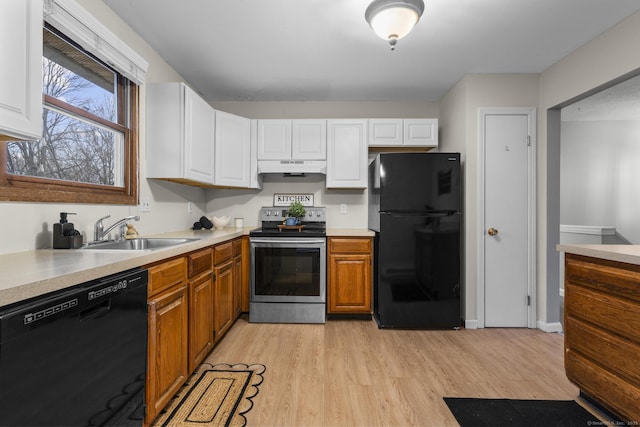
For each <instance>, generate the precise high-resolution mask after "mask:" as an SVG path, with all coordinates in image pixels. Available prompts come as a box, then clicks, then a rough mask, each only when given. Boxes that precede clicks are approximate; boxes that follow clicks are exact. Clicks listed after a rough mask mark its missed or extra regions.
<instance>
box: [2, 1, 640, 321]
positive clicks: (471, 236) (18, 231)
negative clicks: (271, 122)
mask: <svg viewBox="0 0 640 427" xmlns="http://www.w3.org/2000/svg"><path fill="white" fill-rule="evenodd" d="M80 4H81V5H82V6H83V7H84V8H85V9H87V10H88V11H89V12H90V13H91V14H92V15H94V16H96V17H98V18H99V20H100V21H101V22H103V23H104V24H105V25H107V26H108V27H109V28H110V29H111V30H112V31H114V32H116V33H117V35H118V36H119V37H120V38H122V39H123V40H124V41H125V42H126V43H127V44H129V45H130V46H131V47H132V48H133V49H134V50H135V51H137V52H138V53H139V54H141V55H142V56H144V58H145V59H146V60H147V61H149V63H150V66H149V70H148V75H147V80H148V81H149V82H154V81H155V82H161V81H182V80H183V79H182V77H181V75H179V74H178V72H176V71H175V70H174V69H172V68H171V67H170V66H169V65H168V64H167V63H165V62H164V61H163V60H162V59H161V57H160V55H159V54H158V53H157V52H155V51H154V50H153V49H152V48H151V47H150V46H149V45H148V44H147V43H146V42H144V40H142V39H141V38H140V37H139V36H138V35H136V34H135V33H134V32H133V30H131V29H130V28H129V27H128V26H127V25H126V24H124V23H123V22H122V21H121V20H120V18H119V17H118V16H116V15H115V14H114V13H113V11H112V10H111V9H110V8H109V7H108V6H107V5H105V4H104V3H102V2H90V1H83V2H80ZM638 19H640V17H639V16H638V15H637V13H636V14H635V15H631V16H629V17H628V18H627V19H626V20H624V21H623V22H621V23H620V24H618V25H617V26H615V27H613V28H612V29H611V30H609V31H607V32H604V33H603V34H602V35H600V36H598V37H597V38H595V39H594V40H593V41H590V42H588V43H586V44H584V45H583V46H581V47H579V48H577V49H575V50H573V51H572V52H571V53H569V54H568V55H567V56H565V57H564V58H563V59H561V60H558V61H557V62H555V63H553V65H551V66H549V67H548V68H547V69H545V70H543V71H541V72H540V73H528V74H499V73H497V74H496V73H494V74H466V75H464V76H462V77H461V79H460V80H459V81H458V82H457V83H456V84H455V85H454V86H453V87H452V88H451V89H449V91H448V92H447V93H446V94H445V95H444V96H442V98H441V99H440V100H439V101H437V102H436V101H433V102H400V101H396V102H353V101H341V102H313V101H309V102H296V101H282V102H253V103H252V102H248V101H220V102H213V104H214V107H215V108H217V109H220V110H222V111H227V112H230V113H235V114H239V115H244V116H246V117H252V118H258V119H259V118H282V117H287V118H309V117H318V118H320V117H335V118H339V117H345V118H348V117H387V116H393V117H406V118H410V117H417V118H422V117H432V118H438V119H439V127H440V130H441V135H440V142H439V150H440V151H458V152H461V153H463V156H464V159H465V160H464V163H465V183H466V184H465V186H464V187H465V212H466V218H465V245H464V247H465V265H466V268H465V273H464V274H465V288H466V290H467V294H466V298H465V312H466V320H467V321H470V320H474V319H476V316H477V301H476V295H477V294H476V291H475V286H476V283H477V279H476V277H475V271H476V270H477V260H476V258H477V255H476V246H477V237H476V234H478V233H477V232H478V226H477V220H476V218H475V215H474V210H475V206H476V205H477V197H478V196H477V193H476V191H475V185H474V183H475V176H476V168H477V160H476V158H477V151H476V139H477V124H476V109H477V108H478V107H492V106H500V107H504V106H513V107H518V106H536V107H537V108H538V109H539V115H538V149H539V151H538V153H539V155H538V163H537V170H538V190H537V191H538V227H537V241H538V267H537V273H538V274H537V277H538V281H539V282H538V287H537V290H538V295H537V296H538V298H537V299H538V302H539V303H538V311H537V318H538V322H539V324H540V329H545V328H547V327H548V326H549V325H554V324H556V323H557V322H559V313H558V310H557V307H558V301H559V298H558V287H559V283H558V279H557V277H556V278H555V279H554V275H553V274H552V269H553V267H554V263H556V264H557V253H556V250H555V244H556V243H557V241H556V242H553V241H552V237H548V230H549V229H552V227H553V224H556V223H557V222H558V221H559V219H558V216H559V212H558V211H559V210H558V209H556V210H555V212H554V203H555V202H554V200H556V199H555V198H554V197H557V194H555V193H554V191H555V190H554V188H556V187H557V184H556V183H557V179H558V177H557V175H558V174H559V173H558V171H555V170H554V168H555V167H556V166H555V164H556V163H555V160H556V158H557V157H556V156H555V152H554V150H553V148H554V147H555V146H552V145H551V144H550V140H549V138H550V137H549V136H547V135H548V129H549V128H551V126H549V125H548V120H549V119H548V118H547V117H546V115H545V114H543V113H542V112H545V111H547V110H548V109H553V108H556V107H557V106H559V105H562V104H563V103H565V102H567V101H569V100H572V99H574V98H576V97H579V96H581V94H583V93H587V92H589V91H591V90H592V89H593V88H598V87H600V86H602V85H604V84H606V83H607V82H609V81H612V80H615V79H617V78H619V77H620V76H624V75H627V74H629V73H632V72H634V70H636V69H637V68H638V67H640V64H639V63H638V62H637V59H636V58H635V57H634V55H633V53H634V52H635V46H637V42H638V37H639V34H638V28H639V25H638ZM398 49H400V47H399V48H398ZM399 52H400V50H399V51H398V52H395V53H399ZM584 61H588V62H589V67H584V66H583V65H582V64H583V63H584ZM634 61H635V62H634ZM576 76H578V78H576ZM141 108H142V111H144V103H142V106H141ZM143 116H144V115H143ZM145 132H146V131H145V122H144V118H142V122H141V126H140V136H141V138H140V144H141V152H144V150H145V146H146V144H147V142H146V138H145ZM145 172H146V165H145V164H144V162H141V167H140V177H141V179H140V200H141V201H144V200H145V199H146V200H147V201H149V204H150V212H140V211H139V209H138V208H137V207H126V206H122V205H112V206H109V205H102V204H95V205H94V204H88V205H84V204H81V205H78V204H65V205H64V208H63V209H61V205H60V204H57V203H52V204H40V203H30V202H4V201H3V202H2V217H3V219H4V221H5V223H6V224H10V225H11V226H8V227H6V230H5V234H4V236H3V238H2V240H1V243H0V252H2V253H5V254H12V253H15V252H23V251H31V250H34V249H37V248H45V247H47V246H48V245H49V244H50V232H51V230H52V224H53V223H54V222H55V221H56V220H57V218H58V214H59V212H60V211H61V210H64V211H68V212H76V213H77V214H78V215H77V216H76V217H74V220H73V222H74V223H75V224H76V227H77V228H78V229H79V230H81V231H82V232H83V233H84V234H85V235H86V236H92V233H93V224H94V222H95V221H96V220H97V219H98V218H101V217H103V216H104V215H106V214H108V213H110V214H111V215H112V219H114V220H115V219H118V218H122V217H126V216H129V215H136V214H138V215H140V218H141V219H140V221H138V222H136V224H135V225H136V228H137V229H138V231H139V232H140V233H141V234H142V235H149V234H156V233H161V232H165V231H175V230H184V229H187V228H189V227H190V226H191V225H192V224H193V222H194V221H196V220H197V219H198V218H200V216H202V215H204V214H207V215H212V214H216V215H220V216H221V215H228V216H232V217H238V216H241V217H243V218H244V221H245V224H246V225H247V226H255V225H257V221H258V220H257V214H256V213H257V211H258V210H259V208H260V207H262V206H269V205H271V203H272V197H273V194H274V193H283V192H288V191H291V186H292V185H295V192H296V193H312V194H314V195H315V196H316V199H317V201H318V203H319V204H320V205H323V206H326V207H327V208H328V210H327V222H328V223H329V224H330V226H331V227H336V228H366V217H367V212H366V195H365V192H364V191H362V190H327V189H325V184H324V179H323V178H322V177H319V176H318V177H314V176H308V177H305V178H295V177H293V178H286V179H285V178H283V177H277V176H274V177H268V178H266V179H265V181H264V185H263V189H262V190H261V191H256V190H230V189H214V190H205V189H202V188H196V187H190V186H185V185H182V184H176V183H170V182H164V181H154V180H146V179H144V178H143V177H144V176H145ZM554 179H555V180H556V181H554ZM189 202H191V203H192V212H191V213H189V212H187V209H188V204H189ZM341 205H346V206H347V213H346V214H341V213H340V206H341ZM556 268H557V265H556ZM556 276H557V275H556ZM3 281H4V280H3Z"/></svg>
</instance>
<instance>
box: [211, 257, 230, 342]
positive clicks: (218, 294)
mask: <svg viewBox="0 0 640 427" xmlns="http://www.w3.org/2000/svg"><path fill="white" fill-rule="evenodd" d="M214 275H215V280H214V289H215V291H214V297H213V300H214V308H213V312H214V313H213V314H214V319H215V322H214V324H215V339H216V341H219V340H220V339H221V338H222V336H223V335H224V334H225V332H227V330H228V329H229V328H230V327H231V324H232V323H233V285H234V284H233V259H230V260H228V261H226V262H224V263H222V264H219V265H216V266H215V267H214Z"/></svg>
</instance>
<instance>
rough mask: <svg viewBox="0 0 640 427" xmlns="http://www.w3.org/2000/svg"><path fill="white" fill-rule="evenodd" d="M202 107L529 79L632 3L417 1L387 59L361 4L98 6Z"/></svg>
mask: <svg viewBox="0 0 640 427" xmlns="http://www.w3.org/2000/svg"><path fill="white" fill-rule="evenodd" d="M104 2H105V3H106V4H107V5H108V6H109V7H111V9H113V10H114V11H115V12H116V13H117V14H118V15H120V16H121V17H122V18H123V19H124V20H125V21H126V22H127V23H128V24H129V25H130V26H131V27H132V28H133V29H134V30H135V31H136V32H138V33H139V34H140V35H141V36H142V37H143V38H144V39H145V40H146V41H147V42H148V43H149V44H150V45H151V46H152V47H153V48H154V49H155V50H156V51H157V52H159V54H160V55H161V56H162V57H163V58H164V59H165V60H166V61H167V62H168V63H169V64H170V65H171V66H172V67H173V68H174V69H175V70H176V71H177V72H178V73H180V74H181V75H182V76H183V77H184V78H185V79H186V80H187V81H188V82H189V84H190V85H191V86H192V87H193V88H194V89H195V90H197V91H198V92H200V93H201V94H202V95H203V97H204V98H205V99H207V100H208V101H229V100H239V101H431V102H435V101H438V100H439V99H440V98H441V97H442V96H443V95H444V94H445V93H446V91H447V90H448V89H449V88H451V87H452V86H453V85H454V84H455V83H456V82H457V81H458V80H459V79H460V78H461V77H462V76H463V75H464V74H465V73H538V72H541V71H543V70H544V69H546V68H547V67H548V66H550V65H551V64H553V63H554V62H556V61H558V60H559V59H561V58H562V57H564V56H565V55H567V54H568V53H569V52H571V51H573V50H575V49H576V48H577V47H579V46H581V45H583V44H585V43H586V42H588V41H589V40H591V39H593V38H594V37H596V36H597V35H599V34H601V33H602V32H604V31H605V30H606V29H608V28H610V27H612V26H613V25H615V24H616V23H618V22H620V21H621V20H622V19H624V18H625V17H627V16H629V15H631V14H632V13H634V12H635V11H638V10H640V1H638V0H615V1H612V0H425V12H424V14H423V16H422V18H421V19H420V22H419V23H418V25H417V26H416V28H414V30H413V31H412V32H411V33H410V34H409V35H408V36H407V37H406V38H404V39H402V40H400V41H399V42H398V47H397V49H396V50H395V51H394V52H391V51H390V49H389V46H388V44H387V42H385V41H384V40H382V39H380V38H378V37H377V36H376V35H375V34H374V33H373V31H372V30H371V28H369V26H368V24H367V23H366V22H365V20H364V11H365V9H366V7H367V6H368V4H369V2H370V0H180V1H176V0H104Z"/></svg>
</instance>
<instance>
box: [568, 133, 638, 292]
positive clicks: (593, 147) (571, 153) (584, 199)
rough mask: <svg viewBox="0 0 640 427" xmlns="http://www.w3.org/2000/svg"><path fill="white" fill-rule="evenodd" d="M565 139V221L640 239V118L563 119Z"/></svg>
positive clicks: (634, 239)
mask: <svg viewBox="0 0 640 427" xmlns="http://www.w3.org/2000/svg"><path fill="white" fill-rule="evenodd" d="M561 140H562V142H561V150H560V153H561V158H560V161H561V163H560V223H561V224H570V225H593V226H613V227H615V228H616V230H617V232H618V233H619V234H620V235H621V236H622V237H623V238H625V239H626V240H628V241H630V242H631V243H634V244H639V243H640V223H638V221H637V217H638V212H640V187H639V186H638V183H639V182H640V121H623V120H618V121H613V120H611V121H563V122H562V132H561ZM561 287H562V286H561Z"/></svg>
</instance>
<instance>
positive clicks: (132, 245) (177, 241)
mask: <svg viewBox="0 0 640 427" xmlns="http://www.w3.org/2000/svg"><path fill="white" fill-rule="evenodd" d="M198 240H200V239H188V238H163V237H159V238H152V237H146V238H138V239H129V240H115V241H114V240H108V241H105V242H92V243H89V244H87V245H85V246H83V247H82V249H85V250H108V251H152V250H155V249H163V248H170V247H172V246H176V245H182V244H184V243H190V242H196V241H198Z"/></svg>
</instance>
